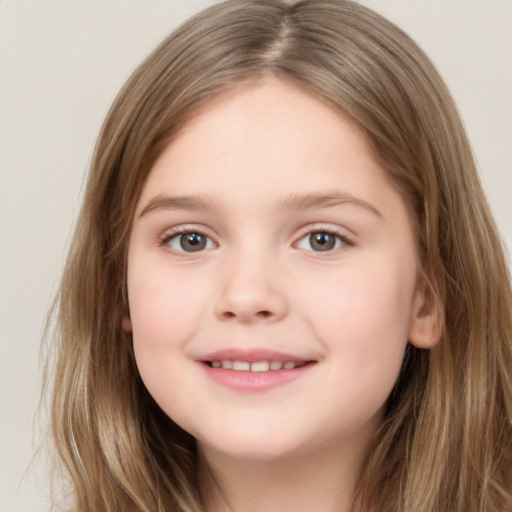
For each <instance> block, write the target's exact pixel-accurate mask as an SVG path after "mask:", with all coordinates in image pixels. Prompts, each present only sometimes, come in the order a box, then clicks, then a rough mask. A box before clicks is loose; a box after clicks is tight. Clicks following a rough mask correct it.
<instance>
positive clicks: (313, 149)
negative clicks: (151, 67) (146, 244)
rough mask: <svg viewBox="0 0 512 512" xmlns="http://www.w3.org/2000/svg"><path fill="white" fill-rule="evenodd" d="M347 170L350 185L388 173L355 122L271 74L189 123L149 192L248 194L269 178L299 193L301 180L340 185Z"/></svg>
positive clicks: (161, 161)
mask: <svg viewBox="0 0 512 512" xmlns="http://www.w3.org/2000/svg"><path fill="white" fill-rule="evenodd" d="M362 168H364V169H365V170H366V171H367V172H364V173H362V172H360V171H361V169H362ZM320 169H322V171H323V172H320ZM339 171H346V172H344V173H343V174H344V180H345V183H346V185H347V186H349V187H350V186H355V183H352V184H351V183H350V182H351V181H354V182H355V181H357V182H358V183H359V184H363V183H364V182H366V181H374V179H375V178H376V175H379V178H380V179H382V178H383V177H384V175H383V171H382V169H381V168H380V166H379V164H378V163H377V161H376V159H375V158H374V157H373V154H372V152H371V150H370V148H369V146H368V144H367V142H366V139H365V137H364V136H363V135H362V134H361V132H360V130H359V129H358V128H357V126H356V125H355V124H354V123H353V122H351V121H350V120H349V119H347V118H346V117H345V116H343V115H342V114H341V113H340V112H338V111H336V110H335V109H334V108H331V107H330V106H328V105H327V104H326V103H325V102H322V101H320V100H318V99H317V98H315V97H314V96H312V95H310V94H307V93H305V92H304V91H302V90H300V89H298V88H296V87H293V86H291V85H289V84H285V83H282V82H280V81H277V80H266V81H264V82H262V83H253V84H248V85H244V86H242V87H240V88H238V89H235V90H234V91H230V92H228V93H225V94H223V95H221V96H219V97H217V98H216V99H214V100H213V101H212V102H211V103H209V104H208V105H207V107H206V108H204V109H203V110H202V111H201V112H200V113H199V114H197V115H196V116H195V117H193V118H192V119H191V120H190V121H189V122H188V123H186V125H185V126H184V127H183V129H182V130H181V131H180V133H179V134H178V135H177V136H176V137H175V138H174V139H173V141H172V142H171V143H170V144H169V146H168V147H167V148H166V149H165V150H164V151H163V152H162V154H161V155H160V156H159V158H158V159H157V161H156V162H155V165H154V166H153V168H152V170H151V173H150V176H149V179H148V180H147V183H146V187H145V189H144V191H143V194H142V195H143V197H145V198H147V197H148V196H151V195H156V194H159V193H161V189H165V190H166V191H167V192H172V193H173V194H177V193H179V194H180V195H181V194H185V195H187V194H188V193H189V191H188V190H186V189H187V188H193V190H191V191H190V193H194V194H196V193H212V192H214V191H220V190H225V189H227V188H235V189H237V190H238V193H239V195H242V194H243V191H251V190H254V189H255V188H258V189H261V188H265V187H264V186H265V185H266V186H267V188H268V189H271V188H281V189H282V190H283V191H284V190H288V191H289V192H291V193H294V192H302V191H299V190H297V191H295V190H293V189H294V187H296V186H298V185H301V186H302V188H304V189H308V188H309V189H311V188H329V187H332V183H331V181H332V180H331V178H332V177H334V176H336V175H338V176H339V175H340V173H339ZM350 171H352V172H350ZM352 178H357V180H355V179H354V180H352Z"/></svg>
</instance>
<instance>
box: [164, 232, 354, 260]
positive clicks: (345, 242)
mask: <svg viewBox="0 0 512 512" xmlns="http://www.w3.org/2000/svg"><path fill="white" fill-rule="evenodd" d="M314 234H321V235H327V236H332V237H334V238H335V244H336V245H337V246H335V247H333V248H331V249H327V250H325V251H321V250H319V251H315V250H314V249H304V248H301V247H299V243H300V242H301V241H302V240H304V239H306V237H311V236H312V235H314ZM184 235H199V236H201V237H204V238H205V239H207V240H208V241H209V242H210V243H211V244H212V245H213V247H205V248H201V249H199V250H197V251H186V250H179V249H176V248H172V247H171V246H170V242H171V241H172V240H174V239H178V238H179V237H181V236H184ZM340 242H341V245H338V244H339V243H340ZM206 243H208V242H206ZM353 245H354V244H353V242H352V241H351V239H350V238H348V237H347V236H346V235H341V234H340V233H339V232H337V231H336V230H333V229H329V228H324V227H322V226H319V227H316V228H314V229H311V228H310V229H308V230H307V231H304V232H303V233H302V234H301V235H300V237H299V238H298V240H297V241H296V242H294V243H293V247H297V248H299V249H303V250H305V251H308V252H313V253H317V254H321V253H323V252H324V253H326V254H329V253H332V252H333V251H334V250H336V249H341V250H343V249H344V248H346V247H351V246H353ZM160 246H162V247H164V246H165V247H167V248H168V249H169V250H171V251H173V252H174V253H178V254H193V253H194V252H203V251H205V250H208V249H212V248H214V247H217V246H218V244H216V242H215V241H213V240H212V238H211V237H210V236H208V235H206V234H205V233H204V232H202V231H201V230H200V229H190V228H186V227H176V228H173V230H172V232H171V233H166V234H165V235H164V236H163V237H162V238H161V239H160Z"/></svg>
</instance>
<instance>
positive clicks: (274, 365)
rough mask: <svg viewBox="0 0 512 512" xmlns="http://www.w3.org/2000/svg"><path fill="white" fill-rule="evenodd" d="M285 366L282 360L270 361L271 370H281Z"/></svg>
mask: <svg viewBox="0 0 512 512" xmlns="http://www.w3.org/2000/svg"><path fill="white" fill-rule="evenodd" d="M282 367H283V362H282V361H271V362H270V369H271V370H280V369H281V368H282Z"/></svg>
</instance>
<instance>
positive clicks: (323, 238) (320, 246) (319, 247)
mask: <svg viewBox="0 0 512 512" xmlns="http://www.w3.org/2000/svg"><path fill="white" fill-rule="evenodd" d="M309 242H310V244H311V247H312V248H313V249H314V250H315V251H330V250H331V249H334V245H335V244H336V239H335V238H334V236H332V235H331V234H329V233H312V234H311V235H310V237H309Z"/></svg>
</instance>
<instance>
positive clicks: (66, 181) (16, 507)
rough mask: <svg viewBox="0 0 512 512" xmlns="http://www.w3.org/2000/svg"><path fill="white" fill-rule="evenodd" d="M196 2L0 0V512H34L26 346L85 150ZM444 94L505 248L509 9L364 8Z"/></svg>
mask: <svg viewBox="0 0 512 512" xmlns="http://www.w3.org/2000/svg"><path fill="white" fill-rule="evenodd" d="M211 3H214V2H212V1H208V0H186V1H185V0H166V1H164V0H103V1H101V0H88V1H87V2H85V1H83V0H59V1H57V0H0V64H1V75H0V76H1V80H0V180H1V181H0V195H1V202H0V205H1V206H0V207H1V215H0V223H1V224H0V233H1V239H2V244H1V251H0V258H1V265H0V272H1V281H0V290H1V297H0V300H1V303H0V311H1V315H2V316H1V319H0V326H1V333H2V334H1V336H2V337H1V343H0V351H1V352H0V407H1V411H0V414H1V416H0V417H1V423H0V512H36V511H37V512H40V511H45V510H48V501H47V497H48V491H49V484H48V475H49V469H48V463H47V459H46V457H45V455H44V451H43V452H41V454H40V455H39V456H37V457H35V458H33V456H34V453H35V452H36V449H37V448H38V446H39V445H40V443H41V441H42V439H43V436H44V430H45V428H46V427H47V425H46V416H45V411H44V410H43V411H42V413H41V414H40V416H39V419H38V420H36V421H35V420H34V415H35V411H36V408H37V404H38V400H39V394H40V389H41V365H40V343H41V336H42V331H43V325H44V319H45V315H46V313H47V311H48V308H49V306H50V302H51V298H52V296H53V294H54V293H55V290H56V286H57V283H58V279H59V273H60V271H61V269H62V265H63V260H64V257H65V251H66V247H67V244H68V242H69V239H70V236H71V230H72V226H73V222H74V219H75V216H76V214H77V212H78V209H79V202H80V196H81V191H82V186H83V180H84V176H85V173H86V170H87V166H88V163H89V160H90V156H91V153H92V149H93V145H94V141H95V138H96V135H97V133H98V130H99V128H100V125H101V122H102V120H103V118H104V116H105V114H106V111H107V109H108V107H109V105H110V103H111V102H112V100H113V99H114V96H115V94H116V92H117V90H118V89H119V88H120V86H121V85H122V84H123V82H124V81H125V79H126V78H127V77H128V75H129V74H130V72H131V70H133V68H134V67H135V65H136V64H137V63H138V62H139V61H140V60H141V59H142V58H143V57H144V56H145V55H147V54H148V52H149V51H150V50H151V49H152V48H153V47H154V46H155V45H156V43H158V42H159V41H160V40H161V39H162V38H163V37H164V36H165V35H166V34H167V33H168V32H169V31H170V30H172V28H173V27H175V26H176V25H177V24H178V23H180V22H182V21H183V20H184V19H186V18H187V17H188V16H189V15H190V14H192V13H193V12H195V11H197V10H199V9H200V8H202V7H204V6H206V5H209V4H211ZM364 3H365V4H367V5H369V6H371V7H373V8H375V9H376V10H378V11H380V12H381V13H383V14H385V15H386V16H387V17H389V18H390V19H391V20H393V21H395V22H396V23H397V24H398V25H400V26H401V27H402V28H404V29H405V30H406V31H407V32H408V33H409V34H411V35H412V36H413V38H414V39H416V41H417V42H418V43H419V44H420V46H422V47H423V48H424V50H426V52H427V53H428V54H429V55H430V57H431V58H432V59H433V61H434V63H435V64H436V65H437V67H438V68H439V70H440V71H441V74H442V75H443V76H444V78H445V80H446V81H447V83H448V86H449V87H450V89H451V90H452V93H453V94H454V96H455V99H456V101H457V104H458V106H459V109H460V111H461V114H462V117H463V119H464V122H465V124H466V126H467V129H468V132H469V135H470V139H471V141H472V143H473V147H474V151H475V155H476V158H477V161H478V165H479V169H480V173H481V177H482V181H483V183H484V187H485V189H486V191H487V194H488V197H489V200H490V203H491V207H492V209H493V211H494V213H495V215H496V218H497V221H498V225H499V227H500V229H501V231H502V234H503V237H504V240H505V243H506V245H507V246H508V248H509V249H510V248H512V207H511V201H510V196H511V195H512V163H511V162H512V160H511V157H510V154H511V152H510V150H511V146H512V0H488V1H485V2H483V1H482V0H365V1H364Z"/></svg>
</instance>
